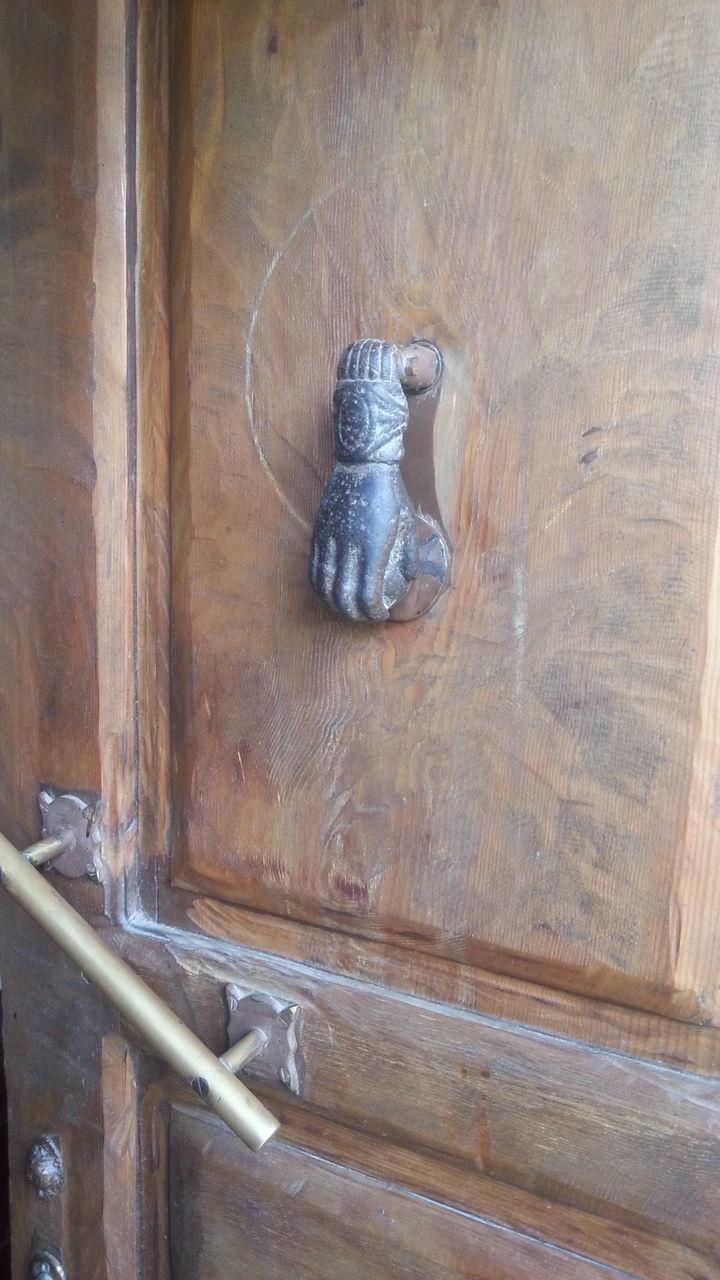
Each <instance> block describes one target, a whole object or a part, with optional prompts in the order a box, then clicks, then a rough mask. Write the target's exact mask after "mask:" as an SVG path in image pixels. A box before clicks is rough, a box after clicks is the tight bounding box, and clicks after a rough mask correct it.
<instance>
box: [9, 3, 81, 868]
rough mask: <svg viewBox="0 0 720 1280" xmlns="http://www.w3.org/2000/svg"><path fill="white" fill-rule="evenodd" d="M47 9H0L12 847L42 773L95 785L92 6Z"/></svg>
mask: <svg viewBox="0 0 720 1280" xmlns="http://www.w3.org/2000/svg"><path fill="white" fill-rule="evenodd" d="M46 9H47V6H45V5H41V4H35V3H28V4H27V5H24V6H22V8H18V7H17V6H13V5H8V4H5V5H3V6H2V8H1V10H0V28H1V29H0V114H1V115H2V122H3V135H2V144H1V145H0V178H1V180H2V183H1V187H2V194H1V195H0V247H1V252H0V296H1V297H2V306H1V307H0V348H1V350H0V366H1V367H2V378H0V424H1V426H0V545H2V548H3V551H2V572H1V573H0V650H1V651H2V654H3V669H4V672H5V678H4V679H3V681H2V683H1V684H0V724H2V726H3V732H2V735H1V740H0V826H1V827H2V830H3V831H4V833H5V834H6V835H7V836H9V837H10V838H11V839H12V840H14V841H15V842H16V843H17V844H18V845H20V846H21V847H23V846H24V845H25V844H27V843H29V842H30V840H32V839H34V838H35V837H36V836H37V835H38V832H39V812H38V806H37V796H38V790H39V784H40V783H41V782H44V781H49V782H57V783H59V784H60V785H67V786H77V787H88V788H90V789H92V790H98V789H99V761H98V748H97V718H98V699H97V659H96V638H95V598H96V584H95V563H94V537H93V509H92V497H93V486H94V483H95V463H94V458H93V424H92V413H91V395H90V392H91V387H92V370H91V367H90V363H89V355H88V353H89V351H90V347H91V327H92V312H93V294H92V290H93V262H92V257H93V227H94V218H95V173H96V163H95V162H96V154H95V118H96V104H95V94H94V79H95V63H94V59H95V29H96V17H95V5H92V4H89V3H77V4H75V5H73V6H72V7H65V9H63V10H62V12H61V11H60V10H59V9H58V7H57V6H55V7H54V9H53V12H52V15H49V14H47V12H46ZM59 641H61V642H59Z"/></svg>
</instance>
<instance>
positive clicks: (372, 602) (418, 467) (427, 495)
mask: <svg viewBox="0 0 720 1280" xmlns="http://www.w3.org/2000/svg"><path fill="white" fill-rule="evenodd" d="M442 372H443V362H442V356H441V355H440V352H439V350H438V348H437V347H436V346H435V345H434V343H432V342H428V341H426V340H425V339H417V340H416V341H414V342H411V343H408V344H407V345H406V346H404V347H402V346H396V345H395V344H394V343H391V342H382V341H379V340H377V339H375V338H365V339H363V340H362V341H360V342H354V343H353V344H352V345H351V346H349V347H348V348H347V350H346V351H345V352H344V353H343V355H342V356H341V358H340V363H339V364H338V370H337V384H336V387H335V395H334V398H333V435H334V445H335V466H334V468H333V471H332V474H331V476H330V479H329V481H328V483H327V485H326V488H325V492H324V494H323V496H322V500H321V503H320V508H319V511H318V514H317V518H316V520H315V528H314V530H313V537H312V550H311V554H310V582H311V584H312V586H313V588H314V590H315V591H316V592H317V594H318V595H319V596H321V598H322V599H323V600H324V601H325V603H326V604H328V605H329V606H330V608H331V609H334V610H335V611H336V612H337V613H341V614H343V615H344V616H345V617H346V618H350V619H352V621H354V622H364V621H370V622H384V621H386V620H387V619H388V618H389V619H391V620H392V621H398V622H401V621H402V622H406V621H409V620H410V619H412V618H417V617H419V616H420V615H421V614H423V613H426V612H427V610H428V609H429V608H430V607H431V605H433V604H434V603H435V601H436V600H437V598H438V596H439V595H440V594H441V593H442V592H443V591H444V590H445V588H446V587H447V586H448V584H449V577H450V556H451V550H450V543H449V541H448V538H447V534H446V533H445V530H444V528H443V525H442V521H441V518H440V512H439V508H438V503H437V496H436V494H435V481H434V473H433V461H432V435H433V427H434V423H435V413H436V410H437V403H438V399H439V396H440V384H441V380H442ZM408 424H410V425H409V429H408V432H407V439H408V444H409V446H410V447H409V448H408V459H407V464H406V466H405V467H404V468H403V471H404V472H405V477H406V478H407V482H408V485H409V486H410V490H411V492H412V497H413V499H414V503H413V501H411V498H410V496H409V493H408V488H406V479H405V478H404V476H403V474H401V469H400V462H401V460H402V459H403V458H404V457H405V434H406V428H408ZM411 454H412V457H411V456H410V455H411Z"/></svg>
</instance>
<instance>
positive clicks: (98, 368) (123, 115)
mask: <svg viewBox="0 0 720 1280" xmlns="http://www.w3.org/2000/svg"><path fill="white" fill-rule="evenodd" d="M129 17H130V15H129V12H128V7H127V5H126V4H125V3H124V2H121V3H114V2H112V0H106V2H105V3H102V4H100V5H99V6H98V44H97V59H98V61H97V69H96V76H97V81H96V82H97V87H98V94H97V102H98V119H97V142H96V145H97V165H98V169H97V173H98V180H97V212H96V222H95V240H94V254H93V273H94V281H95V308H94V314H93V347H92V350H93V376H94V399H93V438H94V453H95V460H96V468H97V476H96V483H95V490H94V495H93V518H94V532H95V554H96V573H97V635H98V695H99V715H98V739H99V749H100V757H101V793H102V799H103V865H104V868H105V870H106V873H107V883H108V890H109V891H111V888H112V886H116V887H117V891H118V892H119V893H120V895H122V894H123V892H124V885H123V882H124V872H125V870H126V868H128V867H129V866H130V864H131V862H132V859H133V854H134V849H135V843H136V840H137V795H136V789H137V766H136V756H137V750H138V742H137V724H136V718H135V708H136V701H137V674H136V615H135V605H134V596H135V584H136V556H135V509H134V490H135V449H134V442H133V435H132V426H133V425H134V415H135V384H134V378H133V376H132V375H133V371H132V366H131V350H130V344H131V329H130V324H131V308H132V303H133V296H134V294H133V289H132V286H131V281H130V277H129V266H130V263H131V262H132V261H133V258H134V252H135V250H134V235H133V230H132V221H131V205H130V203H129V201H128V199H127V186H128V177H129V172H128V169H129V166H128V160H129V155H128V147H131V146H132V143H131V141H130V142H129V140H128V137H127V131H129V130H130V129H131V117H130V112H129V104H128V75H127V67H126V49H127V44H128V30H129V27H128V23H129ZM131 154H132V152H131V151H130V155H131Z"/></svg>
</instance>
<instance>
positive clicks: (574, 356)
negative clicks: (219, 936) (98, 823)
mask: <svg viewBox="0 0 720 1280" xmlns="http://www.w3.org/2000/svg"><path fill="white" fill-rule="evenodd" d="M715 19H716V12H715V6H714V5H713V4H712V3H708V0H692V2H691V3H690V4H688V5H684V6H683V7H682V10H681V11H680V10H678V8H677V5H675V4H674V3H672V2H671V0H660V2H658V0H641V2H640V3H637V4H633V5H626V4H624V3H621V2H620V0H601V3H596V2H595V0H593V3H589V0H588V3H580V4H578V3H576V2H573V3H569V2H568V0H552V2H551V3H548V4H546V5H543V6H538V5H537V4H534V3H530V2H525V0H517V2H516V3H510V4H502V5H482V6H471V7H470V8H468V6H467V5H465V4H463V3H461V0H457V2H456V3H448V4H444V5H443V6H442V7H441V8H439V7H438V6H437V5H435V4H432V3H430V2H429V0H428V2H427V3H415V2H414V0H413V3H400V4H389V3H387V4H386V3H378V4H374V5H372V6H367V5H362V6H346V7H345V8H343V9H338V7H337V6H336V5H335V4H333V3H331V0H316V2H315V3H314V4H313V5H312V6H311V9H310V12H309V13H307V12H303V14H302V15H300V14H299V12H297V11H296V10H294V9H293V8H292V6H290V7H286V8H285V9H283V10H282V11H278V10H277V8H276V6H274V5H272V4H271V3H269V0H268V2H267V3H261V4H253V5H250V4H246V5H240V6H238V5H237V4H235V3H230V2H229V0H226V2H225V3H215V2H214V0H213V3H212V4H211V3H209V0H197V2H196V3H190V0H186V2H185V3H184V4H183V5H180V6H178V12H177V15H176V39H175V42H174V45H173V56H172V63H171V76H172V81H173V102H174V103H175V107H174V110H173V123H174V128H175V142H174V147H173V159H172V168H171V186H172V191H173V193H174V195H173V203H174V207H175V220H174V225H173V248H172V271H173V277H174V299H175V300H174V309H173V332H174V338H173V355H172V361H173V380H174V381H173V385H174V388H175V390H176V396H175V399H174V408H173V415H174V422H173V451H174V461H173V521H174V525H173V630H174V660H173V671H174V697H175V715H174V722H173V741H174V751H175V755H176V777H175V804H176V810H177V815H176V816H177V839H176V845H175V850H174V857H173V868H174V879H175V882H176V883H177V884H179V885H183V886H189V887H193V888H200V889H202V890H203V891H205V892H206V893H208V894H211V895H212V896H214V897H220V898H223V899H226V900H228V901H234V902H240V903H243V904H245V905H248V906H251V907H254V908H259V909H263V910H268V911H271V912H273V913H275V914H277V915H289V916H292V917H294V918H298V919H304V920H306V921H308V922H312V923H316V924H322V925H325V926H332V927H339V928H347V929H349V930H355V931H357V932H359V933H362V934H364V935H366V936H369V937H373V938H375V939H377V940H381V941H393V942H396V943H399V944H401V945H404V946H407V947H409V948H411V949H413V950H419V949H423V950H429V951H434V952H436V953H438V954H441V955H443V956H446V957H448V958H451V959H454V960H458V961H462V962H464V963H470V964H475V965H480V966H482V967H483V968H486V969H493V970H496V971H500V972H503V973H507V974H511V975H513V976H515V977H518V978H523V979H531V980H534V981H539V982H542V983H543V984H546V985H551V986H556V987H561V988H563V989H566V990H572V991H576V992H580V993H585V994H588V995H592V996H601V997H603V998H607V999H612V1000H614V1001H620V1002H622V1003H625V1004H628V1005H632V1006H634V1007H639V1008H645V1009H652V1010H656V1011H660V1012H667V1013H670V1014H671V1015H672V1016H674V1017H679V1018H686V1019H691V1020H696V1021H707V1020H708V1019H714V1018H715V1016H716V1011H717V1006H716V984H717V973H718V947H717V920H718V918H719V917H720V902H718V891H719V889H720V885H719V884H718V878H717V873H716V870H714V868H717V866H718V865H720V860H719V859H718V853H719V852H720V851H719V850H718V847H717V840H718V821H717V816H716V814H715V813H714V810H713V806H712V803H711V797H712V787H713V785H714V784H713V778H714V773H715V770H716V768H717V763H716V761H717V748H716V743H717V723H716V716H717V710H716V708H717V699H716V698H715V694H714V690H715V686H716V680H717V658H716V653H715V650H716V647H717V646H716V643H715V640H714V638H713V637H714V631H713V629H712V628H713V625H714V624H713V621H712V616H713V600H714V592H715V585H714V584H715V582H716V565H715V556H714V546H715V539H716V532H717V488H718V479H717V477H718V452H719V450H718V437H717V431H716V428H715V416H714V415H715V410H714V406H715V404H716V401H717V393H718V362H717V358H716V355H715V354H714V353H715V348H716V346H717V315H718V307H717V280H718V278H719V273H720V261H719V260H718V259H719V254H720V250H719V248H718V243H717V238H716V237H715V236H714V235H713V234H712V231H711V228H713V227H714V226H715V225H716V223H717V218H718V207H719V201H718V176H717V166H716V164H715V160H714V153H713V145H714V144H713V138H714V136H715V133H716V128H717V94H716V92H715V87H716V84H717V77H718V67H719V66H720V40H719V33H718V27H717V22H716V21H715ZM320 67H321V68H322V74H318V68H320ZM418 332H422V333H424V334H426V335H427V336H429V337H432V338H433V339H434V340H436V341H437V342H438V343H439V345H440V346H441V348H442V349H443V352H444V354H445V357H446V377H445V390H444V394H443V410H442V414H441V418H440V421H439V426H438V433H437V434H438V442H439V443H438V450H437V456H436V468H437V475H438V489H439V494H440V500H441V505H442V506H443V509H444V512H445V515H446V523H447V524H448V527H449V529H450V532H451V536H452V538H453V541H454V543H455V547H456V552H455V569H454V582H455V586H454V590H453V591H452V592H451V593H450V595H449V597H447V598H446V599H445V600H444V602H443V603H442V604H441V606H440V607H439V608H438V609H437V610H436V612H435V613H434V614H433V615H431V616H429V617H427V618H426V619H424V620H422V621H421V622H419V623H418V624H414V625H408V626H388V627H379V628H378V627H374V628H373V627H368V628H364V629H363V628H362V627H357V626H353V625H350V624H348V625H345V624H343V623H342V622H339V621H338V620H337V619H336V618H334V617H332V616H331V615H330V614H329V613H327V611H324V610H323V608H322V606H321V605H320V604H318V603H316V602H315V601H313V599H312V598H311V595H310V593H309V592H308V588H307V583H306V560H307V553H308V527H309V524H310V522H311V520H312V517H313V513H314V510H315V508H316V504H317V501H318V500H319V496H320V493H321V491H322V486H323V483H324V480H325V477H326V475H327V472H328V467H329V454H330V441H329V432H328V421H327V418H328V408H329V398H330V394H331V390H332V369H333V364H334V361H335V360H336V358H337V355H338V353H339V351H340V350H341V349H342V347H343V346H344V345H345V343H346V342H347V341H348V340H350V339H352V338H355V337H358V336H361V335H365V334H374V335H377V336H381V337H387V338H391V339H394V340H400V341H402V340H405V339H407V338H409V337H410V336H412V335H413V334H415V333H418Z"/></svg>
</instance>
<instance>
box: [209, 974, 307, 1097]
mask: <svg viewBox="0 0 720 1280" xmlns="http://www.w3.org/2000/svg"><path fill="white" fill-rule="evenodd" d="M225 1000H226V1003H227V1007H228V1023H227V1034H228V1045H230V1046H231V1045H234V1044H236V1042H237V1041H238V1040H242V1039H244V1037H245V1036H247V1035H249V1034H250V1032H252V1031H262V1032H263V1033H264V1035H265V1036H266V1041H267V1042H266V1044H265V1045H264V1046H263V1047H262V1048H261V1049H260V1051H259V1052H258V1053H257V1054H256V1055H255V1056H254V1057H253V1058H252V1060H251V1061H249V1062H247V1063H246V1064H244V1065H243V1068H242V1070H243V1074H246V1075H248V1076H253V1077H254V1078H255V1079H256V1080H264V1081H266V1082H267V1083H268V1084H277V1082H278V1080H279V1081H280V1083H281V1084H283V1085H284V1086H285V1088H286V1089H289V1091H290V1093H296V1094H298V1095H300V1094H301V1092H302V1082H303V1076H304V1070H305V1064H304V1062H303V1058H302V1053H301V1050H300V1046H299V1044H298V1031H299V1026H300V1018H301V1013H302V1010H301V1009H300V1006H299V1005H297V1004H288V1003H287V1001H286V1000H281V999H278V998H277V997H275V996H268V995H260V994H258V993H257V992H250V991H247V990H244V989H243V988H241V987H238V986H236V985H235V984H234V983H232V982H230V983H228V985H227V986H226V987H225Z"/></svg>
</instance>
